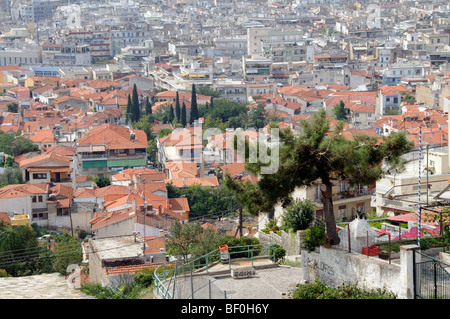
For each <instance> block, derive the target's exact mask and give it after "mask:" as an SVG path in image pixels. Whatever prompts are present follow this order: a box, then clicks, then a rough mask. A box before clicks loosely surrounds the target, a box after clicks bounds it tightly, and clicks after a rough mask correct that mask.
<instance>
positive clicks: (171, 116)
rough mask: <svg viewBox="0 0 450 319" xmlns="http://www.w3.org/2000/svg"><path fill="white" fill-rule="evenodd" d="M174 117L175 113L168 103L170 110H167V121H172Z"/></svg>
mask: <svg viewBox="0 0 450 319" xmlns="http://www.w3.org/2000/svg"><path fill="white" fill-rule="evenodd" d="M174 118H175V113H174V111H173V105H170V111H169V123H172V121H173V119H174Z"/></svg>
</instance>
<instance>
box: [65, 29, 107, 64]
mask: <svg viewBox="0 0 450 319" xmlns="http://www.w3.org/2000/svg"><path fill="white" fill-rule="evenodd" d="M110 35H111V33H110V30H109V29H105V30H101V29H100V30H80V31H75V30H70V31H69V32H68V34H67V39H68V42H76V41H79V42H80V43H85V44H88V45H89V51H90V52H91V56H92V58H93V59H98V60H102V59H109V58H111V56H112V50H111V39H110Z"/></svg>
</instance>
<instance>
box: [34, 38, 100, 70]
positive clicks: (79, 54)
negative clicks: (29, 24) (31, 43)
mask: <svg viewBox="0 0 450 319" xmlns="http://www.w3.org/2000/svg"><path fill="white" fill-rule="evenodd" d="M42 63H44V64H47V65H54V66H90V65H91V64H92V61H91V52H90V50H89V45H87V44H81V45H77V44H68V43H65V44H43V45H42Z"/></svg>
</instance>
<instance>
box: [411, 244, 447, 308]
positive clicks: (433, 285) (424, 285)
mask: <svg viewBox="0 0 450 319" xmlns="http://www.w3.org/2000/svg"><path fill="white" fill-rule="evenodd" d="M413 263H414V299H450V265H448V264H446V263H444V262H441V261H439V260H436V259H434V258H432V257H430V256H428V255H425V254H423V253H421V252H419V251H415V252H414V255H413Z"/></svg>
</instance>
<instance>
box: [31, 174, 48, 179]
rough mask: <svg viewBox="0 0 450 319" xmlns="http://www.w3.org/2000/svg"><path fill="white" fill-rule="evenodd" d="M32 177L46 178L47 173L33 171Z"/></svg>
mask: <svg viewBox="0 0 450 319" xmlns="http://www.w3.org/2000/svg"><path fill="white" fill-rule="evenodd" d="M33 179H47V173H34V174H33Z"/></svg>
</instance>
